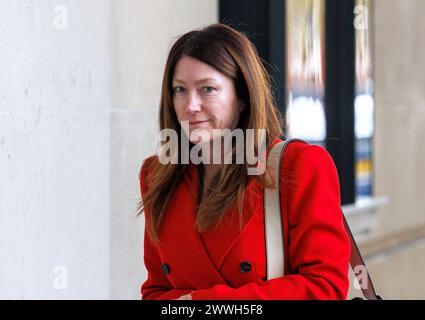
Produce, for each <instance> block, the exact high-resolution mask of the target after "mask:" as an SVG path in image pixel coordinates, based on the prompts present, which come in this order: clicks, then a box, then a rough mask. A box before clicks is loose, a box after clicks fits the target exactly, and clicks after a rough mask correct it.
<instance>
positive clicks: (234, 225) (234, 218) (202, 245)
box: [159, 139, 280, 288]
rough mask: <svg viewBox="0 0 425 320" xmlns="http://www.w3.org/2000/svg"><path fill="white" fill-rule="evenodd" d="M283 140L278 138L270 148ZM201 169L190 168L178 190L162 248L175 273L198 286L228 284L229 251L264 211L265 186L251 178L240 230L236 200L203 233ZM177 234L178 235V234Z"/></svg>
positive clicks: (164, 225)
mask: <svg viewBox="0 0 425 320" xmlns="http://www.w3.org/2000/svg"><path fill="white" fill-rule="evenodd" d="M278 141H280V140H279V139H276V140H274V141H273V142H272V143H271V144H270V146H269V148H267V154H268V152H269V149H270V148H271V147H272V146H273V145H274V144H275V143H276V142H278ZM198 192H199V187H198V170H197V167H196V166H195V165H193V164H190V165H189V166H188V167H187V171H186V174H185V179H184V181H183V182H182V183H180V184H179V186H178V188H177V190H176V192H174V194H173V196H172V198H171V201H170V205H169V207H168V210H167V212H166V215H165V217H164V221H163V223H162V228H161V230H160V234H159V238H160V241H161V251H162V254H163V257H164V259H165V260H166V261H164V262H167V263H168V264H169V265H170V266H171V270H172V271H171V272H175V273H176V274H177V275H178V276H179V277H181V278H182V279H184V280H185V281H186V282H188V283H189V284H190V285H191V286H192V287H194V288H209V287H211V286H213V285H215V284H228V283H227V282H226V279H224V278H223V276H222V274H221V273H220V267H221V264H222V263H223V260H224V258H225V257H226V255H227V253H228V252H229V251H230V250H231V249H232V247H233V246H234V245H235V243H236V242H237V241H238V239H239V238H240V237H241V236H242V234H243V232H244V230H245V229H246V227H247V226H248V224H249V223H250V222H251V221H252V220H253V219H252V218H253V216H254V215H256V214H257V215H258V214H263V206H262V202H263V188H262V187H261V186H260V185H259V184H258V182H257V181H256V180H255V179H254V178H253V177H250V178H249V180H248V185H247V188H246V190H245V194H244V202H243V212H244V214H245V217H246V219H245V221H244V225H243V227H242V230H240V229H239V220H238V219H239V218H238V212H237V205H236V203H235V204H234V205H233V206H232V207H231V208H230V209H229V210H228V212H227V213H226V216H225V219H223V221H222V223H220V225H219V226H218V227H217V228H214V229H212V230H208V231H206V232H203V233H202V234H200V233H199V232H198V230H197V229H196V226H195V220H196V216H195V215H196V208H197V199H198ZM176 235H177V236H176Z"/></svg>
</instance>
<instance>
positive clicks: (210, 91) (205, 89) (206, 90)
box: [202, 86, 215, 93]
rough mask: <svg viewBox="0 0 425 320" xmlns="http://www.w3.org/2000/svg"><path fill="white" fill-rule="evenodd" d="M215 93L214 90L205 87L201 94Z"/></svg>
mask: <svg viewBox="0 0 425 320" xmlns="http://www.w3.org/2000/svg"><path fill="white" fill-rule="evenodd" d="M214 91H215V88H213V87H210V86H206V87H202V92H204V93H213V92H214Z"/></svg>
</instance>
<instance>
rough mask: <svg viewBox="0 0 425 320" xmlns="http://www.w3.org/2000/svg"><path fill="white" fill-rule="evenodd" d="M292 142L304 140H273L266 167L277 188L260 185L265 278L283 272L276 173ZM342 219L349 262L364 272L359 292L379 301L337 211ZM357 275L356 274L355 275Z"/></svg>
mask: <svg viewBox="0 0 425 320" xmlns="http://www.w3.org/2000/svg"><path fill="white" fill-rule="evenodd" d="M292 141H300V142H304V143H307V142H305V141H304V140H301V139H288V140H286V141H282V142H279V143H276V144H275V145H274V146H273V147H272V149H271V150H270V153H269V156H268V158H267V166H270V168H271V171H272V176H273V181H275V182H277V183H278V187H277V188H267V187H266V188H264V232H265V237H266V275H267V280H270V279H274V278H279V277H283V276H284V275H285V252H284V245H283V222H282V214H281V212H282V211H281V207H280V203H281V202H280V184H279V181H280V172H281V159H282V156H283V153H284V151H285V148H286V146H287V145H288V144H289V143H290V142H292ZM341 214H342V216H343V219H344V227H345V229H346V231H347V234H348V235H349V237H350V244H351V257H350V264H351V267H352V268H353V270H359V268H360V270H361V271H362V272H363V273H364V272H366V275H367V282H366V284H363V283H362V284H361V285H360V287H361V290H362V292H363V295H364V297H365V298H367V299H368V300H382V298H381V296H379V295H377V294H376V292H375V289H374V287H373V283H372V279H371V277H370V275H369V272H368V271H367V269H366V266H365V263H364V262H363V259H362V256H361V254H360V251H359V249H358V247H357V244H356V241H355V240H354V237H353V235H352V233H351V230H350V228H349V226H348V223H347V221H346V219H345V216H344V214H343V212H342V210H341ZM356 276H357V275H356Z"/></svg>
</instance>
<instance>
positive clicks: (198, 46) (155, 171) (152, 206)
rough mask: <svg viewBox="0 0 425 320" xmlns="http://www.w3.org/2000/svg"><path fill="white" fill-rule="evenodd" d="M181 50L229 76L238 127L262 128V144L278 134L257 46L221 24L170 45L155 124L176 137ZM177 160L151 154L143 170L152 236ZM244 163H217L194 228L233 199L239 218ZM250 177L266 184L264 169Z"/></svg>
mask: <svg viewBox="0 0 425 320" xmlns="http://www.w3.org/2000/svg"><path fill="white" fill-rule="evenodd" d="M183 56H188V57H191V58H194V59H197V60H199V61H201V62H203V63H206V64H208V65H210V66H212V67H213V68H215V69H217V70H218V71H220V72H221V73H223V74H224V75H226V76H228V77H230V78H231V79H233V81H234V85H235V89H236V93H237V95H238V97H239V98H241V100H242V101H243V102H244V104H245V108H244V110H243V111H242V112H241V115H240V119H239V123H238V125H237V127H238V128H241V129H242V130H243V131H244V132H245V130H246V129H254V130H255V131H254V132H255V133H257V129H265V130H266V145H267V146H268V145H269V143H270V142H271V141H273V140H274V139H276V138H279V137H280V136H281V135H282V133H283V120H282V118H281V115H280V113H279V111H278V109H277V108H276V106H275V103H274V101H273V97H272V92H271V83H270V78H269V76H268V73H267V71H266V69H265V67H264V65H263V64H262V62H261V59H260V58H259V56H258V53H257V50H256V48H255V47H254V45H253V44H252V43H251V42H250V40H249V39H248V38H247V37H246V36H245V35H244V34H243V33H241V32H239V31H237V30H235V29H233V28H231V27H229V26H227V25H224V24H213V25H210V26H208V27H205V28H203V29H201V30H195V31H190V32H188V33H186V34H184V35H182V36H181V37H180V38H179V39H178V40H177V41H176V42H175V44H174V45H173V46H172V48H171V50H170V52H169V55H168V59H167V63H166V66H165V70H164V75H163V80H162V91H161V101H160V107H159V124H160V130H163V129H174V130H175V131H176V132H177V133H178V136H179V141H180V132H181V131H180V123H179V121H178V119H177V115H176V113H175V111H174V107H173V90H172V79H173V75H174V69H175V66H176V64H177V62H178V61H179V59H181V58H182V57H183ZM254 141H255V145H254V150H255V152H258V145H257V144H258V143H257V138H255V139H254ZM164 143H165V142H164ZM191 146H192V144H191ZM179 149H180V148H179ZM257 154H258V153H257ZM179 159H181V155H180V150H179ZM180 162H181V161H179V164H167V165H163V164H160V162H159V161H158V158H157V157H155V159H154V161H151V163H150V164H149V168H146V172H147V174H146V176H144V177H143V179H144V180H143V181H142V183H143V184H145V185H148V188H147V191H146V194H144V196H143V200H141V201H140V203H139V207H138V213H139V214H140V213H142V212H143V211H145V214H146V215H147V219H146V221H147V222H148V224H147V231H148V233H149V235H150V237H151V238H152V239H153V240H158V233H159V228H160V226H161V221H162V218H163V216H164V214H165V212H166V208H167V206H168V203H169V201H170V198H171V196H172V194H173V192H174V191H175V190H176V188H177V186H178V184H179V183H180V182H181V181H182V180H183V177H184V174H185V171H186V168H187V166H188V165H187V164H181V163H180ZM247 168H248V164H247V161H244V164H236V163H234V162H232V164H223V165H221V169H220V171H219V172H218V173H217V174H216V175H215V176H214V178H213V179H212V182H211V186H214V188H212V187H210V188H209V192H208V193H207V195H206V196H205V198H204V199H203V200H202V203H201V204H200V206H199V207H198V209H197V212H196V225H197V228H198V231H199V232H203V231H205V230H207V229H208V228H210V227H213V226H216V225H218V223H219V222H220V221H221V220H222V218H223V217H224V215H225V213H226V211H227V209H229V208H230V207H231V206H232V205H233V204H234V202H235V200H236V201H237V204H238V212H239V217H240V221H241V219H242V214H243V213H242V204H243V196H244V191H245V187H246V184H247V182H248V176H247ZM144 170H145V169H143V171H144ZM266 172H268V169H266ZM253 177H254V178H255V179H256V180H257V181H258V182H260V183H261V184H262V185H268V184H269V183H267V182H266V179H265V175H264V174H263V175H257V176H253Z"/></svg>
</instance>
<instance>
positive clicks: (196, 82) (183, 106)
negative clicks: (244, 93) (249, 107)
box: [172, 56, 243, 143]
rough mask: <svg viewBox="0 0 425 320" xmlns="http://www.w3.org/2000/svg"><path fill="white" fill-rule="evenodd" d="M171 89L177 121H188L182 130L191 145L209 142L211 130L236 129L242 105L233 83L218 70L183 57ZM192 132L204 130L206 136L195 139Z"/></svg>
mask: <svg viewBox="0 0 425 320" xmlns="http://www.w3.org/2000/svg"><path fill="white" fill-rule="evenodd" d="M172 88H173V92H172V94H173V104H174V110H175V112H176V115H177V119H178V121H179V122H180V123H181V122H182V121H188V122H189V126H188V128H187V127H186V126H182V127H183V129H184V130H185V133H186V135H187V136H188V137H189V140H190V141H191V142H193V143H199V142H207V141H210V140H211V139H212V137H213V131H212V130H213V129H230V130H233V129H235V128H236V126H237V124H238V121H239V115H240V112H241V111H242V109H243V104H242V101H241V100H240V99H239V98H238V96H237V94H236V89H235V86H234V83H233V80H232V79H231V78H229V77H227V76H225V75H224V74H222V73H221V72H220V71H218V70H216V69H214V68H213V67H211V66H210V65H208V64H206V63H203V62H201V61H199V60H196V59H194V58H191V57H187V56H184V57H182V58H181V59H180V60H179V61H178V62H177V65H176V68H175V71H174V77H173V79H172ZM187 129H188V131H189V132H187ZM195 129H203V131H202V132H204V133H206V134H205V135H202V137H199V138H198V137H197V135H192V133H193V130H195ZM197 131H198V132H199V130H197Z"/></svg>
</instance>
